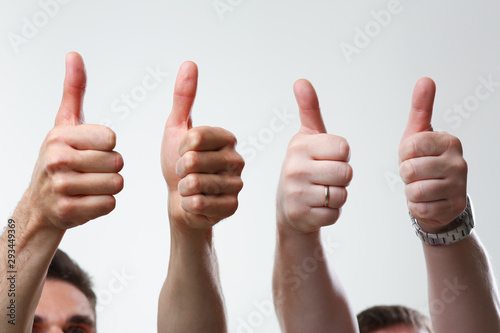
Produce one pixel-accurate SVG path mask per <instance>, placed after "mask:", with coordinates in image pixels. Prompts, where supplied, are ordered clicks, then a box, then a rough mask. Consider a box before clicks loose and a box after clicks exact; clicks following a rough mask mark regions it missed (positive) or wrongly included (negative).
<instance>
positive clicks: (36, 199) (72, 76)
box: [0, 53, 123, 333]
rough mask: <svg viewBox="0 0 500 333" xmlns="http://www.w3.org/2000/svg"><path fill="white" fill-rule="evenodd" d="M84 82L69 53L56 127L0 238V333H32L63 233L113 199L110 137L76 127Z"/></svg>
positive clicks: (116, 160) (117, 183)
mask: <svg viewBox="0 0 500 333" xmlns="http://www.w3.org/2000/svg"><path fill="white" fill-rule="evenodd" d="M85 81H86V77H85V69H84V65H83V60H82V59H81V57H80V55H78V54H75V53H71V54H69V55H68V58H67V62H66V79H65V81H64V95H63V100H62V103H61V107H60V109H59V112H58V113H57V117H56V121H55V127H54V129H52V130H51V131H50V132H49V134H48V135H47V137H46V139H45V141H44V142H43V144H42V147H41V149H40V154H39V157H38V160H37V162H36V165H35V168H34V171H33V176H32V179H31V183H30V186H29V188H28V189H27V190H26V192H25V193H24V195H23V197H22V199H21V201H20V202H19V204H18V206H17V208H16V209H15V211H14V214H13V215H12V221H11V222H10V223H9V225H8V227H7V229H6V231H5V232H4V233H3V235H2V236H1V238H0V268H1V272H2V278H1V280H0V295H1V297H0V306H1V308H2V309H5V312H7V311H8V313H9V315H10V316H9V317H8V318H7V317H5V316H2V317H3V319H2V320H1V321H0V331H1V332H13V333H17V332H20V333H25V332H26V333H29V332H31V331H32V325H33V318H34V314H35V310H36V307H37V305H38V302H39V300H40V295H41V292H42V288H43V284H44V280H45V275H46V273H47V269H48V267H49V264H50V262H51V260H52V257H53V256H54V253H55V252H56V250H57V247H58V246H59V243H60V241H61V239H62V237H63V236H64V233H65V231H66V230H67V229H69V228H72V227H75V226H78V225H81V224H84V223H86V222H87V221H89V220H92V219H95V218H97V217H99V216H102V215H105V214H108V213H109V212H111V211H112V210H113V209H114V207H115V198H114V197H113V195H114V194H116V193H118V192H120V191H121V189H122V187H123V179H122V177H121V176H120V175H119V174H118V172H119V171H120V169H121V168H122V166H123V160H122V157H121V156H120V155H119V154H118V153H116V152H114V151H112V150H113V148H114V146H115V134H114V133H113V132H112V131H111V130H110V129H109V128H105V127H104V126H98V125H82V123H83V115H82V112H81V104H82V101H83V93H84V90H85ZM77 125H78V126H77ZM9 255H11V257H12V261H8V260H7V259H8V256H9ZM13 256H15V261H14V259H13ZM10 265H12V266H10ZM9 271H14V272H15V273H9ZM14 306H15V308H14ZM8 307H10V309H9V310H7V308H8Z"/></svg>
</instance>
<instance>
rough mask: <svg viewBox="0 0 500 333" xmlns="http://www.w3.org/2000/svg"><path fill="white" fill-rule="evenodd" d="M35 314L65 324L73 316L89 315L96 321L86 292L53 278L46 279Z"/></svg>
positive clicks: (54, 322) (45, 319)
mask: <svg viewBox="0 0 500 333" xmlns="http://www.w3.org/2000/svg"><path fill="white" fill-rule="evenodd" d="M35 315H36V316H38V317H41V318H42V319H43V320H44V322H49V323H53V324H64V323H66V322H67V321H68V320H69V319H70V318H71V317H73V316H87V317H89V318H90V319H91V320H92V321H94V322H95V313H94V309H93V308H92V306H91V304H90V302H89V300H88V299H87V297H86V296H85V294H83V293H82V292H81V291H80V290H79V289H78V288H76V287H75V286H73V285H72V284H70V283H68V282H65V281H60V280H52V279H49V280H46V281H45V284H44V286H43V290H42V296H41V298H40V302H39V303H38V306H37V308H36V311H35Z"/></svg>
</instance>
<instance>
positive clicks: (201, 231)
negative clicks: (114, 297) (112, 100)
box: [158, 62, 244, 333]
mask: <svg viewBox="0 0 500 333" xmlns="http://www.w3.org/2000/svg"><path fill="white" fill-rule="evenodd" d="M197 77H198V71H197V67H196V65H195V64H194V63H190V62H187V63H185V64H183V65H182V67H181V69H180V70H179V74H178V76H177V81H176V85H175V91H174V106H173V108H172V112H171V114H170V116H169V118H168V120H167V124H166V126H165V132H164V137H163V145H162V152H161V155H162V169H163V175H164V177H165V180H166V182H167V186H168V190H169V191H168V193H169V196H168V211H169V219H170V237H171V249H170V262H169V267H168V274H167V278H166V280H165V283H164V285H163V288H162V291H161V294H160V299H159V307H158V332H162V333H164V332H176V333H180V332H190V333H193V332H214V333H215V332H217V333H219V332H227V327H226V316H225V308H224V296H223V293H222V288H221V285H220V279H219V272H218V271H219V269H218V264H217V256H216V254H215V251H214V248H213V245H212V227H213V226H214V225H215V224H216V223H218V222H219V221H220V220H221V219H223V218H226V217H228V216H231V215H232V214H233V213H234V212H235V211H236V208H237V206H238V198H237V196H238V193H239V191H240V190H241V188H242V186H243V183H242V181H241V177H240V176H241V171H242V169H243V165H244V162H243V159H242V158H241V156H240V155H239V154H238V153H237V152H236V151H235V150H234V146H235V143H236V139H235V137H234V136H233V135H232V134H231V133H230V132H228V131H226V130H224V129H222V128H217V127H206V126H205V127H195V128H192V127H191V117H190V111H191V107H192V104H193V102H194V98H195V95H196V86H197Z"/></svg>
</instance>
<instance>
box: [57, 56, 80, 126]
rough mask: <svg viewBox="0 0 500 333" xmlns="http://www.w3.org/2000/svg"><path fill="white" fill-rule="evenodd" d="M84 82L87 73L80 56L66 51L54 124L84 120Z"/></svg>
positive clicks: (73, 123)
mask: <svg viewBox="0 0 500 333" xmlns="http://www.w3.org/2000/svg"><path fill="white" fill-rule="evenodd" d="M86 84H87V75H86V73H85V64H84V63H83V59H82V56H81V55H79V54H78V53H76V52H70V53H68V55H67V56H66V76H65V78H64V90H63V98H62V101H61V106H60V107H59V111H58V112H57V116H56V121H55V125H56V126H60V125H78V124H83V123H84V122H85V119H84V117H83V110H82V106H83V96H84V95H85V87H86Z"/></svg>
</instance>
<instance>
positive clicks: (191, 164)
mask: <svg viewBox="0 0 500 333" xmlns="http://www.w3.org/2000/svg"><path fill="white" fill-rule="evenodd" d="M182 159H183V160H184V168H185V169H186V171H188V172H189V171H192V170H193V169H195V168H196V167H197V166H198V165H199V163H200V158H199V156H198V154H197V153H196V152H194V151H188V152H186V153H185V154H184V156H182Z"/></svg>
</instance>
